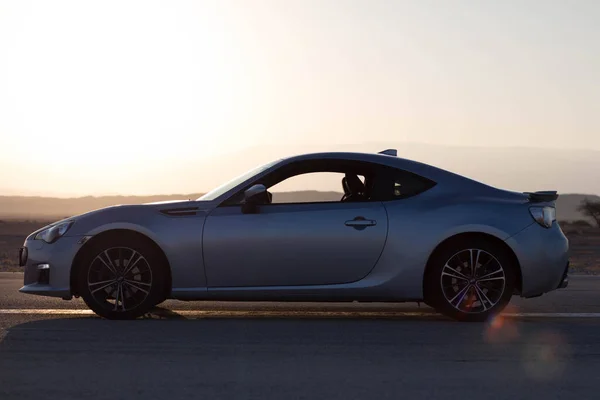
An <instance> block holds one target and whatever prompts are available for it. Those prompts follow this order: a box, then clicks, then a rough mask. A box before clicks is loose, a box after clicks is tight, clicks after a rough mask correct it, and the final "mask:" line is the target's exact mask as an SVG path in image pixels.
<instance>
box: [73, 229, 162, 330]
mask: <svg viewBox="0 0 600 400" xmlns="http://www.w3.org/2000/svg"><path fill="white" fill-rule="evenodd" d="M90 246H91V248H89V249H87V251H86V254H85V256H84V257H83V259H82V262H81V263H80V265H79V270H78V276H77V283H78V288H79V292H80V294H81V297H82V298H83V300H84V301H85V303H86V304H87V305H88V307H89V308H91V309H92V310H93V311H94V312H95V313H96V314H98V315H99V316H101V317H104V318H108V319H135V318H138V317H140V316H142V315H144V314H145V313H147V312H148V311H149V310H150V309H151V308H152V307H153V306H154V305H155V304H157V303H158V302H160V300H161V298H162V296H163V293H162V289H161V288H162V287H163V285H162V282H164V275H165V274H164V267H163V266H162V265H161V264H160V262H159V260H160V257H157V254H156V250H155V249H154V248H153V247H152V246H149V245H148V244H147V243H145V242H144V241H141V240H139V239H138V238H135V237H129V236H128V235H123V236H115V237H112V238H106V239H101V240H99V241H98V242H96V243H92V244H90Z"/></svg>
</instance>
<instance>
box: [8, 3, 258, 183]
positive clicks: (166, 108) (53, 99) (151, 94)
mask: <svg viewBox="0 0 600 400" xmlns="http://www.w3.org/2000/svg"><path fill="white" fill-rule="evenodd" d="M11 7H12V8H11ZM25 7H26V5H25V3H23V4H21V3H19V2H17V3H11V4H10V6H8V7H7V6H5V8H4V9H3V10H2V14H3V18H2V24H0V25H3V28H0V29H2V35H1V37H3V38H5V43H2V45H3V46H6V47H8V58H9V60H11V62H10V63H8V64H5V65H6V67H7V68H8V71H7V73H8V75H9V76H10V79H8V80H7V81H6V85H7V86H8V87H6V88H4V89H5V90H6V91H7V93H8V94H9V95H10V100H11V101H10V104H3V106H6V107H7V108H8V109H9V112H8V115H7V118H4V121H3V122H0V128H3V130H5V131H8V132H15V133H18V134H12V135H6V137H5V136H3V137H2V142H3V146H2V147H4V145H6V147H7V148H17V147H19V145H21V144H22V143H23V140H27V152H26V154H19V155H18V157H19V160H21V161H26V162H30V163H37V164H42V165H44V168H45V171H46V172H51V171H53V170H61V171H62V170H65V169H66V170H68V171H69V172H70V175H77V174H84V175H86V176H88V177H89V178H91V179H101V178H102V176H104V175H107V174H108V175H113V176H114V175H115V174H118V172H119V171H122V172H123V173H124V174H125V173H128V172H130V171H132V170H133V171H136V170H143V169H144V168H148V167H150V166H151V165H152V163H155V162H159V161H160V162H170V161H176V160H177V159H178V158H181V157H190V156H191V157H202V156H205V155H206V154H210V153H211V152H213V151H215V150H216V149H218V148H219V147H221V146H223V143H222V141H223V140H227V138H226V137H225V133H226V132H227V131H230V130H231V128H232V126H231V125H232V124H233V123H235V118H231V112H232V111H233V110H235V108H236V99H240V98H244V97H247V94H246V93H245V92H244V90H245V85H244V83H243V82H242V81H241V79H240V78H241V77H242V75H243V68H242V66H241V63H239V62H235V61H236V60H235V54H232V49H233V47H232V46H231V42H232V40H233V39H232V36H231V35H232V34H231V32H232V31H234V27H232V26H229V25H226V24H225V23H224V20H223V18H222V17H221V16H222V11H223V10H219V6H218V5H217V4H215V5H212V6H211V5H210V4H207V3H202V10H201V12H199V11H198V10H197V9H196V8H197V7H196V5H195V3H177V5H172V4H171V3H155V2H131V1H129V2H100V3H97V2H79V1H72V2H64V1H62V2H36V3H35V6H32V5H29V7H30V8H29V9H27V10H24V9H23V8H25ZM116 10H118V12H115V11H116ZM0 40H2V39H0ZM236 79H238V80H239V81H236ZM2 125H3V126H2ZM7 125H8V126H7ZM6 157H7V158H10V157H17V155H15V154H8V155H6ZM23 157H25V158H26V159H23ZM40 184H41V185H43V183H42V182H40Z"/></svg>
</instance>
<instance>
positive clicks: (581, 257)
mask: <svg viewBox="0 0 600 400" xmlns="http://www.w3.org/2000/svg"><path fill="white" fill-rule="evenodd" d="M50 222H51V221H48V220H33V221H32V220H19V219H16V220H2V221H0V271H4V272H14V271H20V270H21V269H20V268H19V266H18V262H17V256H18V250H19V247H20V246H21V245H22V244H23V242H24V240H25V238H26V237H27V235H28V234H30V233H31V232H33V231H35V230H36V229H39V228H41V227H43V226H45V225H47V224H48V223H50ZM560 224H561V228H562V230H563V231H564V233H565V235H566V236H567V237H568V238H569V243H570V247H571V273H575V274H577V273H579V274H588V275H597V274H600V228H595V227H590V226H579V225H577V224H571V223H568V222H562V223H560Z"/></svg>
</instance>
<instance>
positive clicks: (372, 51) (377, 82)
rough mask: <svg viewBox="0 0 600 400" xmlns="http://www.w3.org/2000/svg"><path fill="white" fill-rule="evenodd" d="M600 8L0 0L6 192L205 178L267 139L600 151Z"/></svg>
mask: <svg viewBox="0 0 600 400" xmlns="http://www.w3.org/2000/svg"><path fill="white" fill-rule="evenodd" d="M599 20H600V2H597V1H593V0H591V1H583V0H579V1H570V2H567V1H555V0H546V1H527V0H521V1H513V0H506V1H501V2H499V1H491V0H490V1H488V0H481V1H463V0H454V1H445V0H437V1H434V0H415V1H401V0H398V1H376V0H365V1H357V0H346V1H341V0H340V1H334V0H319V1H316V0H303V1H295V0H283V1H282V0H271V1H266V0H263V1H261V0H253V1H245V0H238V1H233V0H231V1H228V0H220V1H176V2H174V1H148V0H145V1H129V0H120V1H102V2H92V1H80V0H75V1H62V0H55V1H51V2H49V1H24V0H18V1H17V0H14V1H6V0H0V195H2V194H36V195H38V194H39V195H86V194H105V193H122V194H141V193H146V194H148V193H164V192H165V190H168V191H171V192H172V191H183V192H185V191H186V190H189V189H190V188H191V186H190V185H189V183H190V182H193V183H194V184H195V186H194V188H196V190H194V191H195V192H199V191H206V190H209V189H211V188H212V185H213V184H214V182H218V181H222V180H227V179H229V178H231V177H232V174H233V175H237V174H238V173H241V172H243V170H244V169H246V168H247V167H251V165H250V166H249V165H247V163H245V162H244V161H245V157H244V152H248V151H252V152H254V153H256V152H258V153H259V157H258V158H257V159H259V160H261V162H267V161H269V160H270V159H268V158H267V156H268V157H270V156H271V153H267V152H265V153H264V156H262V158H261V157H260V154H262V153H261V148H262V146H279V147H281V148H285V149H286V151H288V152H293V150H294V149H302V148H304V147H306V146H313V147H314V146H315V145H316V146H321V147H322V148H323V149H325V148H327V149H331V148H335V147H336V146H343V145H356V144H361V143H365V142H378V143H403V142H413V143H421V144H428V145H435V146H463V147H464V146H482V147H489V148H500V147H511V146H518V147H529V148H551V149H559V150H560V149H585V150H587V151H590V150H597V151H600V118H598V116H599V115H600V90H599V87H600V85H599V84H598V82H600V25H598V23H597V21H599ZM250 149H251V150H250ZM536 154H537V153H536ZM599 154H600V153H599ZM254 155H255V154H254ZM224 157H225V158H227V163H228V167H227V168H216V167H215V168H212V169H211V168H209V169H208V170H206V168H205V169H204V170H203V171H198V170H197V169H195V168H196V166H197V165H198V163H199V162H202V163H204V164H203V165H210V163H211V160H220V161H221V162H222V161H223V158H224ZM536 157H537V156H536ZM534 160H535V159H534ZM454 161H456V160H454ZM173 166H177V168H179V169H178V170H179V171H186V168H188V169H187V172H185V174H186V176H187V179H188V181H186V182H187V183H186V184H185V185H184V184H181V185H180V186H177V185H175V184H174V183H173V182H174V181H173V177H172V174H170V173H169V172H168V171H170V170H169V168H171V167H173ZM153 171H154V172H155V171H159V172H161V173H153ZM208 174H210V177H211V179H210V180H204V179H203V177H205V176H206V175H208ZM484 178H485V176H484ZM537 178H538V177H535V176H532V177H531V179H532V181H534V180H535V179H537ZM209 181H210V182H209ZM584 189H585V188H582V190H584Z"/></svg>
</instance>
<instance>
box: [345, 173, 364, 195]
mask: <svg viewBox="0 0 600 400" xmlns="http://www.w3.org/2000/svg"><path fill="white" fill-rule="evenodd" d="M344 179H345V180H346V185H348V189H349V190H350V193H353V194H354V193H364V191H365V185H364V184H363V183H362V181H361V180H360V178H359V177H358V175H354V174H346V176H345V177H344ZM345 190H346V189H344V191H345Z"/></svg>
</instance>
